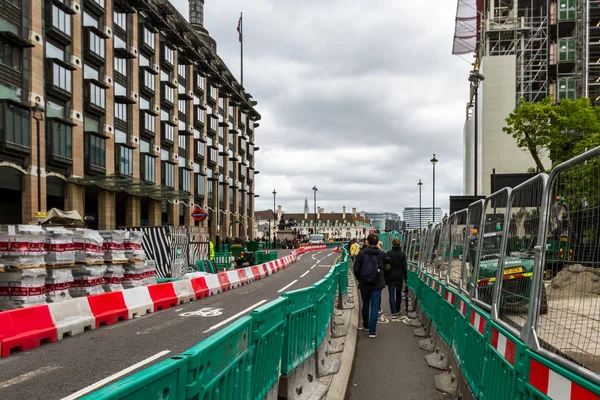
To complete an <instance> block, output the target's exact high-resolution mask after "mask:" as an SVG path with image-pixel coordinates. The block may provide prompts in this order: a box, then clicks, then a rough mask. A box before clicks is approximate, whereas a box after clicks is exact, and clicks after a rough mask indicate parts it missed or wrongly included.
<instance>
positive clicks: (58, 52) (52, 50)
mask: <svg viewBox="0 0 600 400" xmlns="http://www.w3.org/2000/svg"><path fill="white" fill-rule="evenodd" d="M46 57H47V58H58V59H59V60H63V61H64V60H65V51H64V50H63V49H61V48H59V47H57V46H55V45H54V44H52V43H51V42H48V41H47V42H46ZM2 63H3V64H4V62H2Z"/></svg>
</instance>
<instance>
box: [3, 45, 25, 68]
mask: <svg viewBox="0 0 600 400" xmlns="http://www.w3.org/2000/svg"><path fill="white" fill-rule="evenodd" d="M21 60H22V56H21V49H18V48H14V47H10V46H9V45H7V44H4V43H2V42H0V64H4V65H6V66H7V67H9V68H12V69H14V70H17V71H21Z"/></svg>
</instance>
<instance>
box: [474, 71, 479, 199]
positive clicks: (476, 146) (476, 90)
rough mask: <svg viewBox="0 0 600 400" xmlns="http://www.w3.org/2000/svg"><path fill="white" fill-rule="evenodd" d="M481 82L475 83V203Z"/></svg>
mask: <svg viewBox="0 0 600 400" xmlns="http://www.w3.org/2000/svg"><path fill="white" fill-rule="evenodd" d="M478 93H479V82H476V83H475V110H474V113H473V114H474V119H475V121H474V122H475V129H474V132H475V138H474V147H475V151H474V152H473V160H474V162H475V168H474V174H475V181H474V182H473V201H474V202H475V201H477V176H478V174H477V172H478V171H477V164H478V162H479V160H478V153H479V149H478V148H479V138H478V136H479V135H478V134H477V118H478V114H479V113H478V112H477V108H478V104H477V103H478V101H479V94H478Z"/></svg>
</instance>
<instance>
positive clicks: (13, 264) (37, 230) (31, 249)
mask: <svg viewBox="0 0 600 400" xmlns="http://www.w3.org/2000/svg"><path fill="white" fill-rule="evenodd" d="M44 235H45V232H44V230H43V229H42V228H41V227H40V226H37V225H5V226H3V227H1V228H0V256H1V257H2V264H3V265H4V266H5V267H6V268H18V269H25V268H39V267H45V261H44V255H45V254H46V250H45V248H44Z"/></svg>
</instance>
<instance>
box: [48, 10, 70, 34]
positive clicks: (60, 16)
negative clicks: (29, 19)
mask: <svg viewBox="0 0 600 400" xmlns="http://www.w3.org/2000/svg"><path fill="white" fill-rule="evenodd" d="M52 26H54V27H55V28H57V29H58V30H60V31H61V32H63V33H64V34H66V35H67V36H71V16H70V15H69V14H67V13H66V12H64V11H63V10H61V9H60V8H58V7H57V6H55V5H54V4H53V5H52Z"/></svg>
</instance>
